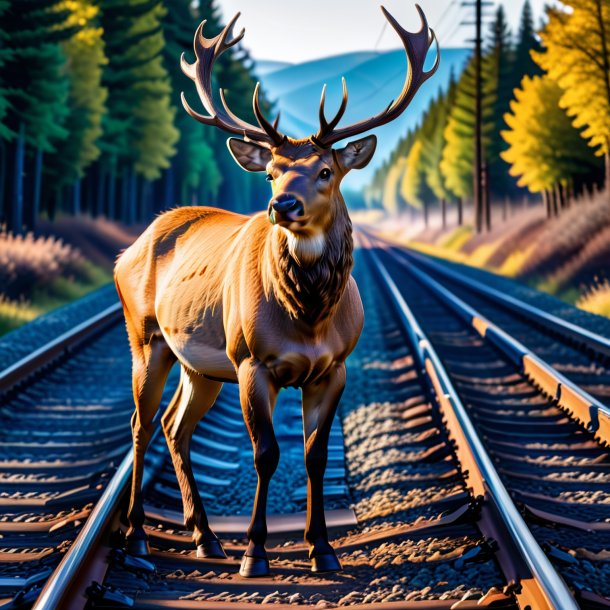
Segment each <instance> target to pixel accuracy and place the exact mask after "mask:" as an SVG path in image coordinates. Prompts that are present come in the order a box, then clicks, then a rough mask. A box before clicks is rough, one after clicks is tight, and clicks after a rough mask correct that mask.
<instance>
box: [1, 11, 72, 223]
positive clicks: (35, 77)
mask: <svg viewBox="0 0 610 610" xmlns="http://www.w3.org/2000/svg"><path fill="white" fill-rule="evenodd" d="M66 17H67V15H66V12H65V11H64V10H61V9H60V8H59V6H58V2H57V0H30V1H28V2H23V3H21V2H19V3H18V2H12V3H9V6H8V8H7V9H6V12H5V13H4V15H3V16H2V30H3V35H4V40H5V42H6V49H7V51H8V57H6V56H5V60H6V61H5V64H4V66H3V68H2V80H3V82H4V83H5V88H6V90H7V92H8V95H7V98H8V108H7V112H6V117H5V122H4V125H5V130H6V131H5V136H6V138H7V140H8V141H9V142H11V141H12V142H13V150H12V151H10V152H9V154H7V155H6V158H7V161H10V162H11V163H10V164H12V167H11V168H10V173H11V174H12V175H11V176H10V179H7V183H10V188H9V189H8V190H10V192H11V205H9V206H7V205H6V199H5V218H6V219H7V220H8V226H9V228H11V229H13V230H14V231H21V230H22V227H23V222H24V199H25V195H24V175H25V172H26V171H28V168H27V167H26V161H27V159H26V148H28V149H29V150H30V151H36V152H37V154H36V162H35V166H34V170H33V172H32V174H30V173H29V171H28V175H29V176H31V175H33V180H28V182H27V186H28V187H33V188H34V190H35V191H36V190H39V189H40V176H41V171H42V153H43V152H54V151H55V147H56V144H57V143H58V142H59V141H61V140H64V139H65V138H67V137H68V130H67V129H66V126H65V121H66V117H67V115H68V108H67V98H68V89H69V82H68V79H67V76H66V73H65V69H64V68H65V56H64V53H63V50H62V48H61V44H60V42H61V41H62V40H65V39H66V38H68V37H69V36H70V35H71V34H72V31H71V30H70V29H69V28H66V25H65V24H66ZM7 178H8V176H7ZM32 183H33V184H32ZM27 199H28V200H30V199H31V198H30V197H29V196H28V197H27ZM25 214H26V216H31V210H25Z"/></svg>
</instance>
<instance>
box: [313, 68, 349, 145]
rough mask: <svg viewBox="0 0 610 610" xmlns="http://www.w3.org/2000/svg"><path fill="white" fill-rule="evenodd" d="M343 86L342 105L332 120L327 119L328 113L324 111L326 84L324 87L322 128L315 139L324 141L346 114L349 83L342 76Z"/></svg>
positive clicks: (321, 101) (320, 113) (320, 111)
mask: <svg viewBox="0 0 610 610" xmlns="http://www.w3.org/2000/svg"><path fill="white" fill-rule="evenodd" d="M341 87H342V90H343V92H342V96H341V105H340V106H339V110H337V113H336V114H335V116H334V117H333V119H332V121H330V123H329V122H327V121H326V115H325V113H324V104H325V102H326V85H324V86H323V87H322V95H321V96H320V110H319V116H320V129H319V130H318V133H317V134H316V135H315V136H314V139H315V140H318V141H322V140H323V138H324V136H325V135H327V134H330V133H331V132H332V130H333V129H334V128H335V127H336V126H337V125H338V124H339V121H340V120H341V118H342V117H343V115H344V114H345V109H346V108H347V97H348V95H347V83H346V82H345V77H343V76H342V77H341Z"/></svg>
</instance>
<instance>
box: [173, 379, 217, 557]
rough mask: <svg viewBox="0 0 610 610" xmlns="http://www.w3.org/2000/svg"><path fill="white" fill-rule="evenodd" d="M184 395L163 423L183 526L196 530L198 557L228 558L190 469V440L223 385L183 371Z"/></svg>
mask: <svg viewBox="0 0 610 610" xmlns="http://www.w3.org/2000/svg"><path fill="white" fill-rule="evenodd" d="M180 385H181V394H180V396H179V398H178V400H176V401H172V403H171V405H170V406H169V407H168V408H167V410H166V411H165V413H164V414H163V418H162V419H161V424H162V426H163V431H164V432H165V438H166V439H167V444H168V446H169V450H170V454H171V456H172V462H173V463H174V468H175V470H176V476H177V478H178V484H179V485H180V491H181V493H182V503H183V506H184V525H185V526H186V527H187V529H192V530H193V539H194V540H195V544H196V545H197V556H198V557H220V558H224V557H226V555H225V552H224V551H223V548H222V545H221V544H220V541H219V540H218V538H217V537H216V535H215V534H214V532H212V530H211V529H210V525H209V523H208V518H207V515H206V513H205V509H204V507H203V502H202V501H201V496H200V495H199V492H198V490H197V483H196V481H195V477H194V476H193V468H192V466H191V438H192V436H193V432H194V431H195V427H196V426H197V423H198V422H199V421H200V420H201V418H202V417H203V416H204V415H205V414H206V413H207V412H208V410H209V409H210V408H211V407H212V405H213V404H214V402H215V401H216V397H217V396H218V393H219V392H220V389H221V388H222V383H221V382H219V381H213V380H211V379H208V378H206V377H203V376H201V375H197V374H196V373H193V372H191V371H189V370H187V369H185V368H184V367H183V368H182V370H181V373H180Z"/></svg>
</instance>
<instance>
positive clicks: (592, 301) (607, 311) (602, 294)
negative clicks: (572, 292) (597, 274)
mask: <svg viewBox="0 0 610 610" xmlns="http://www.w3.org/2000/svg"><path fill="white" fill-rule="evenodd" d="M576 305H577V306H578V307H580V308H581V309H584V310H585V311H589V312H590V313H596V314H598V315H600V316H607V317H609V318H610V283H609V282H608V281H607V280H606V281H604V282H603V283H601V284H598V285H596V286H593V288H591V289H590V290H589V291H587V292H586V293H585V294H584V295H583V296H581V297H580V298H579V299H578V301H577V302H576Z"/></svg>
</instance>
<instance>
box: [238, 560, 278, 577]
mask: <svg viewBox="0 0 610 610" xmlns="http://www.w3.org/2000/svg"><path fill="white" fill-rule="evenodd" d="M239 574H240V575H241V576H243V577H244V578H260V577H261V576H269V574H271V570H270V569H269V560H268V559H267V558H266V557H265V558H263V557H250V556H248V555H244V556H243V559H242V560H241V567H240V568H239Z"/></svg>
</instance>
